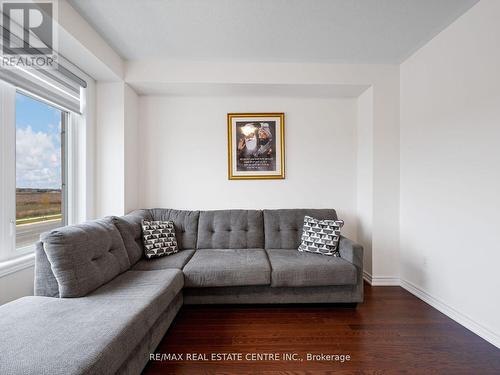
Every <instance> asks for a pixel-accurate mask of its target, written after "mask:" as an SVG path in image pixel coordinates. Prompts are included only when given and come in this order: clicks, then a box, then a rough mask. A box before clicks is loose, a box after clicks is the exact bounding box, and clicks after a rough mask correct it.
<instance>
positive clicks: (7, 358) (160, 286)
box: [0, 270, 183, 375]
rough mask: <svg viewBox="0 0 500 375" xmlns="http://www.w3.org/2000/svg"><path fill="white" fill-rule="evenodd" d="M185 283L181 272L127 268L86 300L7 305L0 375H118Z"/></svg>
mask: <svg viewBox="0 0 500 375" xmlns="http://www.w3.org/2000/svg"><path fill="white" fill-rule="evenodd" d="M182 285H183V278H182V273H181V271H179V270H162V271H144V272H142V271H128V272H125V273H124V274H122V275H120V276H118V277H117V278H116V279H114V280H113V281H111V282H110V283H108V284H106V285H105V286H104V287H102V288H100V289H98V290H96V291H95V292H94V293H92V294H90V295H88V296H87V297H84V298H71V299H68V298H49V297H24V298H21V299H18V300H16V301H14V302H11V303H8V304H6V305H3V306H1V307H0V330H1V332H2V340H0V353H2V355H1V356H0V374H2V375H4V374H5V375H7V374H33V375H35V374H36V375H56V374H65V375H67V374H114V373H115V372H116V371H117V370H118V369H119V368H120V367H121V366H122V364H123V363H124V362H125V361H126V360H127V358H129V357H130V356H132V355H133V351H134V349H135V348H137V346H138V345H139V344H140V342H141V340H142V338H143V337H144V336H145V334H146V333H147V332H148V331H149V330H150V329H151V328H152V327H153V324H154V323H155V322H156V321H157V320H158V318H159V317H160V316H161V314H162V312H164V311H165V310H166V309H167V308H168V306H169V304H170V303H171V302H172V301H173V300H174V299H175V298H176V296H177V295H178V294H179V291H180V290H181V288H182ZM132 302H133V303H132ZM21 322H22V324H20V323H21Z"/></svg>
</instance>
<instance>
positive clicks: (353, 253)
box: [339, 236, 363, 301]
mask: <svg viewBox="0 0 500 375" xmlns="http://www.w3.org/2000/svg"><path fill="white" fill-rule="evenodd" d="M339 252H340V257H341V258H342V259H345V260H346V261H348V262H350V263H351V264H353V265H354V267H356V272H357V278H356V286H355V288H356V290H355V296H356V298H357V299H359V300H360V301H363V246H361V245H360V244H358V243H355V242H354V241H352V240H350V239H348V238H346V237H344V236H340V242H339Z"/></svg>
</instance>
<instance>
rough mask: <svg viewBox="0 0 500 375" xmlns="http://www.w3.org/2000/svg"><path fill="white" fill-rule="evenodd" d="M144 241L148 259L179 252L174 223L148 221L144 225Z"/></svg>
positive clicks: (143, 222) (145, 253)
mask: <svg viewBox="0 0 500 375" xmlns="http://www.w3.org/2000/svg"><path fill="white" fill-rule="evenodd" d="M141 225H142V241H143V243H144V255H145V256H146V258H148V259H149V258H157V257H162V256H164V255H170V254H174V253H176V252H177V251H178V248H177V240H176V238H175V228H174V223H173V222H172V221H146V220H143V221H142V223H141Z"/></svg>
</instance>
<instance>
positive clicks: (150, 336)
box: [116, 293, 183, 375]
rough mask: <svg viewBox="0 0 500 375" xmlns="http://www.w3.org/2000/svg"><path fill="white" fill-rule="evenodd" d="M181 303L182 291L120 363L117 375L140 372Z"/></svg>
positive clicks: (129, 374)
mask: <svg viewBox="0 0 500 375" xmlns="http://www.w3.org/2000/svg"><path fill="white" fill-rule="evenodd" d="M182 303H183V298H182V293H179V294H177V296H176V297H175V298H174V300H173V301H172V302H171V303H170V304H169V305H168V308H167V309H166V310H165V311H164V312H163V313H162V314H161V315H160V317H159V318H158V319H157V320H156V322H155V323H154V324H153V326H152V327H151V328H150V329H149V331H148V332H146V334H145V335H144V337H143V338H142V340H141V342H140V343H139V344H138V345H137V346H136V347H135V349H134V350H133V351H132V353H131V354H130V356H129V357H128V358H127V359H126V360H125V362H124V363H123V364H122V365H121V367H120V368H119V369H118V371H117V372H116V374H117V375H137V374H140V373H141V372H142V370H143V369H144V367H145V366H146V365H147V363H148V361H149V354H150V353H154V352H155V350H156V347H157V346H158V344H159V343H160V341H161V339H162V338H163V336H164V335H165V333H166V332H167V329H168V327H169V326H170V324H171V323H172V321H173V320H174V318H175V316H176V315H177V312H178V311H179V310H180V308H181V307H182Z"/></svg>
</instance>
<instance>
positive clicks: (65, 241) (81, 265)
mask: <svg viewBox="0 0 500 375" xmlns="http://www.w3.org/2000/svg"><path fill="white" fill-rule="evenodd" d="M40 239H41V241H42V242H43V248H44V250H45V254H47V258H48V259H49V262H50V265H51V269H52V272H53V273H54V276H55V278H56V279H57V283H58V285H59V296H61V297H83V296H85V295H86V294H88V293H89V292H91V291H93V290H95V289H97V288H98V287H100V286H101V285H104V284H105V283H107V282H108V281H110V280H111V279H113V278H114V277H116V276H117V275H119V274H121V273H122V272H125V271H126V270H127V269H128V268H129V267H130V261H129V258H128V254H127V250H125V245H124V244H123V240H122V237H121V236H120V232H119V231H118V229H117V228H116V227H115V226H114V224H113V222H112V220H111V218H105V219H101V220H94V221H89V222H87V223H84V224H78V225H70V226H67V227H63V228H59V229H54V230H52V231H50V232H48V233H44V234H42V235H41V236H40Z"/></svg>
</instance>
